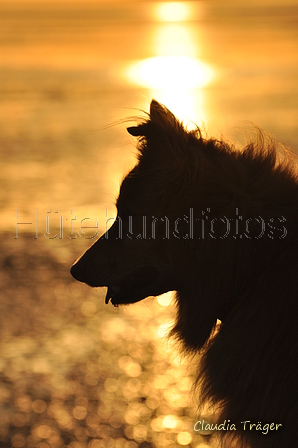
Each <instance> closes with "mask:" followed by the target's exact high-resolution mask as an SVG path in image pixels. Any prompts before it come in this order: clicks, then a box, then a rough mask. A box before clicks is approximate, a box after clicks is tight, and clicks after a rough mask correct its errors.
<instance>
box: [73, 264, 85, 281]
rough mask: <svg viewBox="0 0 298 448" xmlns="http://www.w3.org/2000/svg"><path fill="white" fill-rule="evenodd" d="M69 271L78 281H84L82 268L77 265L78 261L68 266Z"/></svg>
mask: <svg viewBox="0 0 298 448" xmlns="http://www.w3.org/2000/svg"><path fill="white" fill-rule="evenodd" d="M70 273H71V275H72V276H73V277H74V278H75V279H76V280H78V281H79V282H83V281H84V280H83V277H84V269H82V267H81V266H79V263H75V264H73V265H72V267H71V268H70Z"/></svg>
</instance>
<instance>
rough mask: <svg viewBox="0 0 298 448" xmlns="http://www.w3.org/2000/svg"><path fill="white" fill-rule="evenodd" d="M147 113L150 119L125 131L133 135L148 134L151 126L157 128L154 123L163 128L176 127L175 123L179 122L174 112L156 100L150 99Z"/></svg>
mask: <svg viewBox="0 0 298 448" xmlns="http://www.w3.org/2000/svg"><path fill="white" fill-rule="evenodd" d="M149 115H150V120H148V121H146V122H145V123H142V124H139V125H138V126H131V127H128V128H127V132H128V133H129V134H130V135H133V136H134V137H141V136H148V134H149V133H150V130H151V129H152V126H154V129H157V128H156V125H157V126H158V127H159V128H163V129H173V128H175V129H176V128H177V124H179V122H178V120H177V119H176V117H175V116H174V114H172V112H171V111H170V110H169V109H167V108H166V107H165V106H163V105H162V104H160V103H158V102H157V101H156V100H152V101H151V104H150V114H149Z"/></svg>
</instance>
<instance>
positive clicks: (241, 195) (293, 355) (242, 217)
mask: <svg viewBox="0 0 298 448" xmlns="http://www.w3.org/2000/svg"><path fill="white" fill-rule="evenodd" d="M128 131H129V133H130V134H131V135H133V136H135V137H137V138H138V163H137V165H136V166H135V168H134V169H133V170H132V171H131V172H130V173H129V174H128V175H127V176H126V178H125V179H124V181H123V183H122V186H121V188H120V194H119V197H118V199H117V203H116V205H117V208H118V217H117V220H116V222H115V224H114V225H113V227H112V229H110V230H109V231H108V232H107V233H106V234H105V235H103V236H102V237H101V238H100V239H99V240H98V241H97V242H96V243H95V244H94V245H93V246H92V247H91V248H90V249H89V250H87V251H86V253H85V254H84V255H83V256H82V257H81V258H80V259H79V260H78V261H77V262H76V263H75V264H74V266H73V267H72V269H71V272H72V275H73V276H74V277H75V278H77V279H78V280H80V281H84V282H86V283H88V284H90V285H91V286H108V292H107V298H106V302H107V303H108V302H109V300H111V301H112V303H113V304H114V305H119V304H126V303H131V302H136V301H138V300H142V299H143V298H145V297H147V296H149V295H157V294H161V293H163V292H166V291H168V290H175V291H176V304H177V318H176V323H175V326H174V328H173V330H172V335H173V336H175V337H176V338H177V339H179V340H180V341H182V344H183V346H184V349H185V350H186V351H187V352H189V353H199V352H200V353H201V355H202V358H201V364H200V369H199V371H198V376H197V385H198V386H199V390H200V404H201V405H204V404H206V403H211V405H213V406H214V407H215V408H216V410H217V416H216V419H217V420H216V421H217V423H218V424H220V423H223V422H224V421H230V422H231V423H233V424H234V425H235V427H236V428H237V430H236V431H218V435H219V436H220V437H221V438H222V442H223V443H226V446H231V445H230V444H231V443H236V445H235V446H237V447H239V446H242V445H243V446H245V447H252V448H254V447H258V448H280V447H294V446H296V438H297V436H296V419H297V415H298V392H297V387H296V384H297V380H298V368H297V362H296V361H297V358H298V331H297V316H298V313H297V311H298V305H297V295H298V279H297V274H298V238H297V237H298V226H297V223H298V181H297V174H296V171H295V167H294V163H293V159H294V157H290V152H289V153H288V152H287V151H286V150H285V149H283V148H282V147H280V146H278V145H276V144H275V143H274V142H273V141H272V140H271V139H266V138H265V137H264V134H262V133H261V132H260V131H258V136H257V138H256V140H255V142H253V143H249V144H248V145H247V146H246V147H245V148H243V149H242V150H236V149H235V148H234V147H233V146H231V145H229V144H227V143H225V142H224V141H219V140H216V139H207V138H204V137H203V135H202V133H201V131H200V130H199V129H197V130H196V131H187V130H186V129H185V128H184V127H183V125H182V123H180V122H179V121H178V120H177V119H176V118H175V117H174V115H173V114H172V113H171V112H170V111H169V110H168V109H166V108H165V107H164V106H161V105H160V104H159V103H157V102H156V101H152V103H151V108H150V116H149V117H148V119H147V120H145V121H143V122H141V123H140V124H139V125H138V126H135V127H130V128H128ZM144 217H146V220H145V221H144ZM144 222H145V227H144ZM120 235H121V236H120ZM218 319H219V320H220V321H221V324H220V327H219V329H218V331H216V332H215V328H216V322H217V320H218ZM210 336H212V337H210ZM244 421H247V422H250V423H252V424H255V425H258V424H260V425H261V426H262V427H263V426H264V425H265V424H273V423H274V424H275V425H276V424H279V425H280V426H279V427H278V429H270V430H269V431H268V433H267V434H265V433H264V432H265V431H263V432H262V431H260V430H256V426H252V428H250V426H249V425H250V423H248V424H246V428H245V429H244V424H243V423H241V422H244ZM274 428H275V427H274ZM233 446H234V445H233Z"/></svg>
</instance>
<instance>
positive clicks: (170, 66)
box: [125, 2, 215, 121]
mask: <svg viewBox="0 0 298 448" xmlns="http://www.w3.org/2000/svg"><path fill="white" fill-rule="evenodd" d="M155 8H156V9H155V15H156V19H157V20H158V21H159V23H158V26H157V27H156V28H155V33H154V34H153V36H152V37H151V42H150V43H149V45H150V46H151V47H152V50H153V52H152V53H153V54H152V55H151V57H147V58H144V59H142V60H138V61H133V62H131V63H130V65H129V66H128V67H127V69H126V71H125V77H126V79H127V80H128V81H129V82H130V83H132V84H134V85H135V86H139V87H143V88H146V89H148V90H149V91H150V96H151V97H152V98H155V99H156V100H158V101H160V102H161V103H163V104H166V105H167V107H169V108H170V109H171V110H172V111H173V112H174V113H175V115H177V117H178V118H179V119H182V118H185V117H194V118H196V117H197V118H198V119H200V120H203V121H204V120H205V113H204V107H203V105H204V101H203V90H204V88H205V87H207V86H208V85H209V84H210V83H211V82H212V81H213V79H214V78H215V72H214V69H213V68H212V67H211V66H210V65H209V64H208V63H206V62H205V61H203V60H201V58H200V55H199V52H200V46H201V45H202V42H200V41H198V40H199V39H198V36H197V29H195V28H194V27H193V26H192V24H191V22H189V20H190V19H191V17H192V16H193V14H194V11H193V6H192V4H191V3H190V2H169V3H159V4H158V5H157V6H155Z"/></svg>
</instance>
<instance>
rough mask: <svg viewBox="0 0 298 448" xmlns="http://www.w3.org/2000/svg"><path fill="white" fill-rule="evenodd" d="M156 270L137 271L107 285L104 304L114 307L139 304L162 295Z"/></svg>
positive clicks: (144, 269)
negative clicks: (148, 298) (151, 297)
mask: <svg viewBox="0 0 298 448" xmlns="http://www.w3.org/2000/svg"><path fill="white" fill-rule="evenodd" d="M163 292H166V291H164V288H163V287H162V285H161V282H160V276H159V273H158V270H157V269H156V268H154V267H152V268H148V267H146V268H143V269H139V270H138V271H136V272H135V273H134V275H131V276H129V277H128V278H127V279H125V280H121V281H119V282H113V283H111V284H110V285H108V290H107V294H106V298H105V303H106V304H108V303H109V301H111V303H112V304H113V305H114V306H118V305H124V304H130V303H135V302H139V301H140V300H143V299H145V298H146V297H149V296H157V295H160V294H162V293H163Z"/></svg>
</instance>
